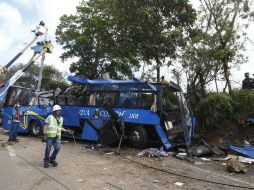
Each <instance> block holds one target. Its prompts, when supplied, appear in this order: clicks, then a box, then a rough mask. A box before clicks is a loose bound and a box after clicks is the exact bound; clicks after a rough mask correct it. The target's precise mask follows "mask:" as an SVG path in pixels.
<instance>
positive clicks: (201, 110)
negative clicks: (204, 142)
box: [197, 93, 233, 128]
mask: <svg viewBox="0 0 254 190" xmlns="http://www.w3.org/2000/svg"><path fill="white" fill-rule="evenodd" d="M232 112H233V108H232V105H231V99H230V97H229V95H227V94H225V93H210V94H209V95H208V96H207V97H206V98H204V99H202V100H201V101H200V102H199V104H198V106H197V118H198V121H199V124H200V125H202V126H203V127H205V128H213V127H215V126H216V125H218V124H221V123H222V122H223V121H225V120H226V119H230V117H231V114H232Z"/></svg>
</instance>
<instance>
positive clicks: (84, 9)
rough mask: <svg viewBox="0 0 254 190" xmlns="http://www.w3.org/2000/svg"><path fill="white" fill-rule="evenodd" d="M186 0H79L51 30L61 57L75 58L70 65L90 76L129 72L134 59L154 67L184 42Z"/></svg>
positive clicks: (188, 21) (191, 15) (190, 16)
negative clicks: (76, 5) (59, 45)
mask: <svg viewBox="0 0 254 190" xmlns="http://www.w3.org/2000/svg"><path fill="white" fill-rule="evenodd" d="M195 16H196V14H195V11H194V9H193V8H192V6H191V5H190V4H189V3H188V1H187V0H182V1H165V0H157V1H154V0H147V1H140V0H90V1H88V2H86V1H82V2H81V4H80V5H79V6H78V7H77V13H76V15H70V16H67V15H64V16H62V17H61V19H60V24H59V25H58V27H57V30H56V37H57V42H58V43H60V44H61V45H63V48H64V50H65V52H64V53H63V54H62V56H61V58H62V60H63V61H65V60H66V59H68V58H74V57H76V58H78V60H77V61H76V62H74V63H73V64H72V65H71V68H70V71H71V72H75V73H77V74H79V75H83V76H86V77H90V78H95V77H98V76H100V75H101V73H103V72H105V71H109V72H110V73H111V75H112V76H111V77H113V78H119V77H124V76H129V77H130V76H132V75H133V74H132V73H133V71H137V69H139V67H140V63H141V62H143V63H145V64H147V65H151V64H154V63H155V65H156V70H157V80H160V67H161V66H162V65H165V64H167V61H166V59H167V58H168V57H170V58H175V57H176V49H177V47H178V46H183V45H184V40H183V36H184V34H185V33H186V28H188V27H189V26H191V25H192V23H193V22H194V20H195Z"/></svg>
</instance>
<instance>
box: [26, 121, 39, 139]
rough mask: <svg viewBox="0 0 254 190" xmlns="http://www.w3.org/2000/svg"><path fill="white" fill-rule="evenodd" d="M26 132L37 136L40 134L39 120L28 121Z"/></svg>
mask: <svg viewBox="0 0 254 190" xmlns="http://www.w3.org/2000/svg"><path fill="white" fill-rule="evenodd" d="M28 132H29V134H30V135H32V136H35V137H37V136H39V135H41V134H42V127H41V124H40V122H39V121H37V120H33V121H31V122H30V124H29V127H28Z"/></svg>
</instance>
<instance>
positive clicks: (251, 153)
mask: <svg viewBox="0 0 254 190" xmlns="http://www.w3.org/2000/svg"><path fill="white" fill-rule="evenodd" d="M229 148H230V150H233V151H235V152H237V153H240V154H243V155H245V156H248V157H250V158H254V147H252V146H250V145H245V146H244V147H243V148H241V147H237V146H233V145H230V146H229Z"/></svg>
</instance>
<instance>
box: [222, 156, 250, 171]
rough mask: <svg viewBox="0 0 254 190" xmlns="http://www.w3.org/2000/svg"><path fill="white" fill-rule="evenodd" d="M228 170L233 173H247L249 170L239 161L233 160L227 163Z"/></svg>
mask: <svg viewBox="0 0 254 190" xmlns="http://www.w3.org/2000/svg"><path fill="white" fill-rule="evenodd" d="M227 170H228V171H229V172H233V173H241V172H243V173H247V168H246V167H245V166H244V165H243V164H242V163H240V162H239V161H238V160H235V159H231V160H229V161H228V163H227Z"/></svg>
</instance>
